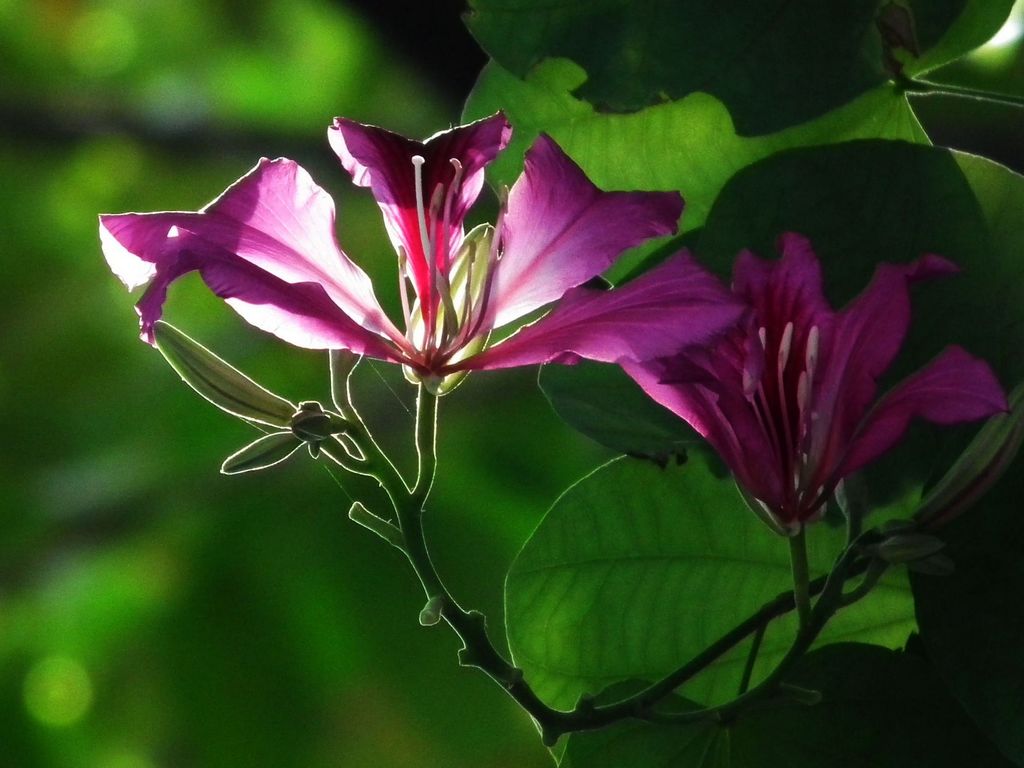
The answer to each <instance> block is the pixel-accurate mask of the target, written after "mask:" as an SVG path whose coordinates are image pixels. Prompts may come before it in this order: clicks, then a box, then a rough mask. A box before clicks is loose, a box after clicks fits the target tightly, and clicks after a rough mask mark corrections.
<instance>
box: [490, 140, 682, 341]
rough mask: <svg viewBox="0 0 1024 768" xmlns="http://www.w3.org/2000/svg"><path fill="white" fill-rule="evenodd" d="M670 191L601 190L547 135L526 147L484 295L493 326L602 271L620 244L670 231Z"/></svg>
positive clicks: (674, 201)
mask: <svg viewBox="0 0 1024 768" xmlns="http://www.w3.org/2000/svg"><path fill="white" fill-rule="evenodd" d="M682 210H683V201H682V199H681V198H680V197H679V195H678V194H676V193H675V192H602V191H601V190H600V189H598V188H597V187H595V186H594V185H593V184H592V183H591V182H590V180H589V179H587V177H586V176H585V175H584V173H583V171H582V170H580V168H579V166H577V165H576V164H575V163H574V162H573V161H572V160H571V159H569V157H568V156H567V155H566V154H565V153H564V152H562V150H561V149H560V148H559V147H558V145H557V144H555V142H554V141H553V140H552V139H551V138H550V137H548V136H544V135H542V136H540V137H539V138H538V139H537V141H536V142H535V143H534V145H533V146H532V147H531V148H530V150H529V151H528V152H527V153H526V163H525V167H524V170H523V175H522V176H520V177H519V179H518V180H517V181H516V183H515V185H514V186H513V187H512V191H511V192H510V194H509V199H508V211H507V213H506V215H505V219H504V225H503V227H502V232H501V238H502V249H503V254H502V257H501V259H500V261H499V262H498V264H497V266H496V267H495V272H494V284H493V288H492V293H491V304H490V306H491V315H492V316H493V318H494V321H493V325H494V326H496V327H500V326H502V325H504V324H506V323H508V322H511V321H512V320H515V319H517V318H520V317H522V316H524V315H526V314H528V313H530V312H532V311H533V310H535V309H537V308H538V307H541V306H543V305H545V304H548V303H549V302H552V301H554V300H555V299H557V298H559V297H560V296H561V295H562V294H564V293H565V292H566V291H567V290H569V289H570V288H573V287H575V286H578V285H581V284H582V283H585V282H586V281H587V280H589V279H590V278H592V277H594V276H595V275H599V274H601V273H602V272H604V271H605V270H606V269H608V267H609V266H611V264H612V263H613V262H614V261H615V259H616V258H618V256H619V255H620V254H621V253H622V252H623V251H625V250H626V249H627V248H632V247H633V246H636V245H639V244H640V243H642V242H644V241H645V240H649V239H650V238H652V237H659V236H662V235H670V234H672V233H673V232H675V231H676V227H677V224H678V221H679V216H680V215H681V214H682Z"/></svg>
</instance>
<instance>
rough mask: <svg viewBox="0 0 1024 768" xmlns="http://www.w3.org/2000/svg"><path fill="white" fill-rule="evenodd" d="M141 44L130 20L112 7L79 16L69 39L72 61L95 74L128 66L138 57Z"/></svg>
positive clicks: (107, 73)
mask: <svg viewBox="0 0 1024 768" xmlns="http://www.w3.org/2000/svg"><path fill="white" fill-rule="evenodd" d="M138 47H139V46H138V35H137V34H136V32H135V27H134V25H133V24H132V22H131V20H130V19H129V18H128V17H127V16H125V15H124V14H123V13H120V12H118V11H115V10H113V9H109V8H106V9H98V10H94V11H88V12H87V13H84V14H82V15H81V16H79V17H78V19H77V20H76V21H75V24H74V26H73V27H72V30H71V35H70V38H69V39H68V55H69V57H70V58H71V61H72V63H73V64H74V65H75V66H76V67H78V69H79V70H81V71H82V72H83V73H84V74H86V75H91V76H94V77H103V76H105V75H112V74H115V73H116V72H120V71H121V70H123V69H125V68H126V67H127V66H128V65H129V64H131V63H132V61H133V60H134V59H135V54H136V52H137V51H138Z"/></svg>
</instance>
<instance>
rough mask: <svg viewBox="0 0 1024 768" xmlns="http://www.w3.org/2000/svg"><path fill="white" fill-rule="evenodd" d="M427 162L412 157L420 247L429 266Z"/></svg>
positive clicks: (420, 157) (418, 157) (416, 156)
mask: <svg viewBox="0 0 1024 768" xmlns="http://www.w3.org/2000/svg"><path fill="white" fill-rule="evenodd" d="M425 162H426V160H424V159H423V157H422V156H421V155H413V156H412V167H413V173H414V174H415V178H416V218H417V220H418V221H419V225H420V245H421V246H422V247H423V255H424V257H426V259H427V263H428V264H429V263H430V262H431V261H432V258H431V257H432V256H433V254H432V253H431V250H430V234H429V233H428V232H427V212H426V210H425V209H424V207H423V163H425Z"/></svg>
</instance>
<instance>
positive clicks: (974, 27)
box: [906, 0, 1014, 76]
mask: <svg viewBox="0 0 1024 768" xmlns="http://www.w3.org/2000/svg"><path fill="white" fill-rule="evenodd" d="M1013 3H1014V0H967V3H966V4H964V9H963V11H961V13H960V15H959V16H957V17H956V20H955V21H954V22H953V23H952V25H950V27H949V29H947V30H946V33H945V34H944V35H942V37H941V38H940V39H939V40H938V42H937V43H936V44H935V45H934V46H932V47H930V48H928V49H927V50H924V51H923V52H922V53H921V56H920V57H919V58H916V59H912V60H911V61H909V62H908V63H907V67H906V69H907V74H909V75H912V76H913V75H921V74H924V73H926V72H930V71H931V70H933V69H936V68H938V67H941V66H942V65H944V64H949V63H950V62H951V61H955V60H956V59H958V58H960V57H961V56H963V55H964V54H965V53H968V52H970V51H973V50H974V49H975V48H977V47H979V46H981V45H982V44H984V43H985V42H987V41H988V40H989V39H991V37H992V36H993V35H994V34H995V33H996V32H998V31H999V28H1000V27H1002V26H1003V24H1004V23H1006V19H1007V18H1008V17H1009V15H1010V11H1011V10H1012V9H1013ZM918 27H919V28H920V21H919V22H918ZM919 34H920V31H919Z"/></svg>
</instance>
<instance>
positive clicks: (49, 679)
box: [25, 656, 92, 727]
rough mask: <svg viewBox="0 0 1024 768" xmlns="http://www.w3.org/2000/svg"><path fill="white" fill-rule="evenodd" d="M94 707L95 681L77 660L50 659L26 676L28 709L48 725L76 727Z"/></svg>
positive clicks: (37, 665)
mask: <svg viewBox="0 0 1024 768" xmlns="http://www.w3.org/2000/svg"><path fill="white" fill-rule="evenodd" d="M90 706H92V681H91V680H90V679H89V673H88V672H87V671H86V670H85V667H83V666H82V665H81V664H79V663H78V662H77V661H75V660H74V659H69V658H66V657H63V656H49V657H47V658H45V659H43V660H41V661H39V662H38V663H37V664H36V665H35V666H34V667H32V669H30V670H29V673H28V674H27V675H26V676H25V707H26V709H28V712H29V714H30V715H32V717H34V718H35V719H36V720H38V721H39V722H41V723H43V724H45V725H50V726H54V727H63V726H68V725H73V724H75V723H77V722H78V721H79V720H81V719H82V718H83V717H85V715H86V713H87V712H88V711H89V707H90Z"/></svg>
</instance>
